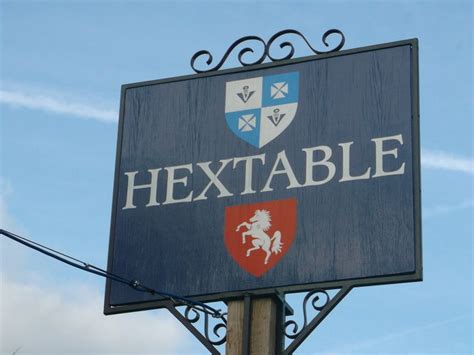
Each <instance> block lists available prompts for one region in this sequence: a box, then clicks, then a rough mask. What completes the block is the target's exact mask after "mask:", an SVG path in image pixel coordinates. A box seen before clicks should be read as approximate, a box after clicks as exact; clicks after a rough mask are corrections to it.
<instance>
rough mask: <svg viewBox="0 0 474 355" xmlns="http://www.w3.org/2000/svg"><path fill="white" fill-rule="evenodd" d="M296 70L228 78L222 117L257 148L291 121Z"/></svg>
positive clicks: (294, 101) (297, 79)
mask: <svg viewBox="0 0 474 355" xmlns="http://www.w3.org/2000/svg"><path fill="white" fill-rule="evenodd" d="M298 91H299V73H298V72H290V73H285V74H277V75H268V76H260V77H256V78H249V79H244V80H234V81H228V82H227V83H226V93H225V117H226V121H227V125H228V126H229V128H230V130H231V131H232V132H234V134H235V135H236V136H237V137H239V138H240V139H242V140H244V141H246V142H247V143H250V144H251V145H253V146H255V147H257V148H261V147H263V146H264V145H266V144H267V143H270V142H271V141H272V140H274V139H275V138H276V137H278V136H279V135H280V134H281V133H282V132H283V131H284V130H285V129H287V128H288V126H289V125H290V124H291V122H292V121H293V119H294V118H295V115H296V110H297V108H298Z"/></svg>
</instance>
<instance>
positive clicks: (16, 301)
mask: <svg viewBox="0 0 474 355" xmlns="http://www.w3.org/2000/svg"><path fill="white" fill-rule="evenodd" d="M13 194H14V191H13V188H12V186H11V184H10V183H9V182H8V181H7V180H5V179H3V178H2V177H0V228H2V229H7V230H11V231H14V232H16V233H19V234H25V233H24V228H23V227H22V226H21V225H19V224H18V223H17V221H16V220H15V218H13V216H12V215H11V213H10V212H9V208H8V202H7V201H8V198H10V196H11V195H13ZM25 249H26V248H23V247H21V246H20V245H15V242H12V241H10V240H9V239H7V238H4V237H3V236H0V256H1V258H0V262H1V270H2V271H1V272H0V353H1V354H12V353H14V352H15V351H16V350H17V349H19V351H18V352H17V354H19V355H21V354H80V353H83V354H124V353H128V354H130V353H134V354H147V353H148V354H150V353H153V354H157V353H159V354H167V353H179V352H183V351H185V350H186V349H189V347H190V345H189V343H188V342H187V341H186V340H188V339H190V338H192V335H190V334H188V333H187V330H186V329H185V328H184V327H183V326H182V325H181V324H180V323H179V322H178V321H177V320H175V319H174V318H173V317H172V316H171V315H170V314H168V313H167V312H166V311H164V310H162V311H145V312H137V313H130V314H122V315H113V316H104V315H103V313H102V308H103V295H102V294H101V292H100V291H99V290H96V289H93V288H92V287H91V286H87V285H81V284H78V283H75V282H73V281H71V282H70V283H69V284H67V285H66V284H64V283H63V282H62V283H61V284H53V282H54V279H52V278H51V275H45V274H43V273H42V272H41V270H37V268H35V267H34V266H32V265H31V262H30V259H31V258H30V257H29V254H28V253H27V252H26V250H25ZM45 258H46V257H45ZM58 267H59V266H58ZM53 277H54V276H53ZM183 339H184V340H183Z"/></svg>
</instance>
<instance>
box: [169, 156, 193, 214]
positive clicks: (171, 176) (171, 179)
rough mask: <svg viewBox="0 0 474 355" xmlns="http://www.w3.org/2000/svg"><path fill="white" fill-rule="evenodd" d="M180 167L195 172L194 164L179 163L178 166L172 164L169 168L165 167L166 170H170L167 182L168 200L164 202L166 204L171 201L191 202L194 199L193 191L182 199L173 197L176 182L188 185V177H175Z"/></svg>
mask: <svg viewBox="0 0 474 355" xmlns="http://www.w3.org/2000/svg"><path fill="white" fill-rule="evenodd" d="M179 169H184V170H187V171H189V172H190V173H191V174H192V173H193V166H192V164H185V165H178V166H170V167H168V168H165V170H166V171H167V172H168V179H167V183H166V200H165V202H163V204H164V205H167V204H169V203H179V202H191V201H192V199H193V192H192V191H191V192H190V193H189V194H188V196H186V197H184V198H180V199H175V198H174V197H173V191H174V185H175V184H183V185H184V186H187V184H188V177H187V176H185V177H182V178H179V179H176V178H175V174H174V173H175V171H176V170H179Z"/></svg>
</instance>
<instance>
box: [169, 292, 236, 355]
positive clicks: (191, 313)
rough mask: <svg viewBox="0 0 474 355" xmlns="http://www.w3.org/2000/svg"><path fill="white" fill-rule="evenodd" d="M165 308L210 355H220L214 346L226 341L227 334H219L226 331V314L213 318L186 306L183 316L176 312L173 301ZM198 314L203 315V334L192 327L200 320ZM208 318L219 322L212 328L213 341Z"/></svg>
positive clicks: (199, 310)
mask: <svg viewBox="0 0 474 355" xmlns="http://www.w3.org/2000/svg"><path fill="white" fill-rule="evenodd" d="M165 307H166V309H168V311H169V312H170V313H171V314H172V315H173V316H175V318H176V319H177V320H179V321H180V322H181V324H183V325H184V326H185V327H186V328H187V329H188V330H189V331H190V332H191V334H192V335H194V336H195V337H196V339H197V340H199V341H200V342H201V344H202V345H204V346H205V347H206V348H207V350H209V352H210V353H211V354H213V355H220V352H219V350H217V349H216V346H217V345H222V344H224V343H225V341H226V335H227V332H224V334H220V332H221V329H226V330H227V319H226V317H225V316H226V315H227V313H222V314H221V316H220V317H213V316H212V315H210V314H209V313H206V312H203V311H202V310H201V309H196V308H193V307H190V306H187V307H186V309H185V311H184V315H183V314H182V313H181V312H180V311H178V309H177V306H176V304H175V303H174V302H173V301H169V302H167V303H166V305H165ZM199 312H202V313H203V314H204V332H203V333H204V334H203V333H201V332H200V331H199V330H198V329H197V328H196V327H195V325H194V324H195V323H197V322H198V321H199V320H200V319H201V314H200V313H199ZM209 317H211V318H214V319H218V320H219V321H218V323H217V324H215V325H214V326H213V328H212V332H213V334H214V336H215V337H216V338H215V339H214V340H213V339H211V338H210V336H209V329H210V327H211V325H210V320H209Z"/></svg>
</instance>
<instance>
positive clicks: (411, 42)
mask: <svg viewBox="0 0 474 355" xmlns="http://www.w3.org/2000/svg"><path fill="white" fill-rule="evenodd" d="M400 46H410V47H411V49H412V53H411V61H412V85H411V89H412V105H413V106H412V132H413V134H412V148H413V156H412V171H413V189H414V190H413V195H414V200H413V204H414V211H415V213H414V216H413V218H414V225H415V271H414V272H412V273H404V274H395V275H385V276H380V277H369V278H359V279H347V280H336V281H329V282H317V283H311V284H303V285H286V286H278V287H274V288H264V289H252V290H243V291H238V292H224V293H216V294H209V295H197V296H192V298H193V299H195V300H198V301H201V302H211V301H220V300H226V301H228V300H232V299H242V298H243V296H244V295H245V294H249V293H251V295H252V297H254V296H262V295H271V294H275V292H279V293H282V294H285V293H294V292H305V291H310V290H314V289H324V290H330V289H336V288H343V289H346V288H353V287H361V286H371V285H382V284H391V283H401V282H413V281H422V279H423V276H422V274H423V272H422V245H421V188H420V142H419V87H418V85H419V84H418V40H417V39H416V38H415V39H408V40H403V41H397V42H390V43H384V44H378V45H374V46H367V47H361V48H354V49H349V50H343V51H339V52H331V53H327V54H320V55H313V56H307V57H302V58H296V59H289V60H280V61H277V62H275V63H265V64H259V65H252V66H247V67H244V68H232V69H226V70H219V71H212V72H205V73H201V74H193V75H185V76H179V77H174V78H168V79H161V80H152V81H144V82H139V83H133V84H126V85H123V86H122V90H121V102H120V119H119V131H118V140H117V154H116V163H115V164H116V167H115V182H114V192H113V205H112V206H113V209H112V223H111V229H110V240H109V255H108V263H107V270H109V271H110V270H111V269H112V264H113V250H114V235H115V218H116V209H117V198H118V197H117V196H118V178H119V176H118V172H119V171H120V153H121V149H122V134H123V123H124V97H125V94H126V91H127V89H130V88H136V87H142V86H148V85H156V84H165V83H171V82H177V81H184V80H192V79H199V78H205V77H209V76H218V75H226V74H231V73H240V72H247V71H254V70H260V69H265V68H273V67H278V66H284V65H289V64H295V63H303V62H307V61H313V60H324V59H328V58H333V57H341V56H346V55H351V54H356V53H363V52H370V51H376V50H381V49H388V48H394V47H400ZM110 289H111V281H109V280H108V281H107V283H106V291H105V302H104V314H107V315H108V314H118V313H124V312H134V311H140V310H148V309H156V308H163V307H164V308H167V305H168V303H167V301H166V300H163V299H160V300H157V301H147V302H139V303H133V304H122V305H112V304H110V303H109V298H110Z"/></svg>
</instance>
